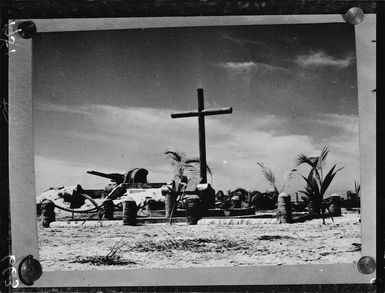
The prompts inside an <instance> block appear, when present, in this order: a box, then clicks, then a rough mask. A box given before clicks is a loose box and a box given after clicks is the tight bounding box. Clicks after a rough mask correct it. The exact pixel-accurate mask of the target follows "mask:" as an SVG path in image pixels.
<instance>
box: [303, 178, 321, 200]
mask: <svg viewBox="0 0 385 293" xmlns="http://www.w3.org/2000/svg"><path fill="white" fill-rule="evenodd" d="M302 178H303V179H305V181H306V183H307V186H306V190H309V191H311V192H312V193H313V194H314V196H316V197H318V198H320V197H321V194H320V190H319V187H318V184H317V181H316V180H315V179H314V178H313V177H312V178H310V179H308V178H306V177H305V176H302Z"/></svg>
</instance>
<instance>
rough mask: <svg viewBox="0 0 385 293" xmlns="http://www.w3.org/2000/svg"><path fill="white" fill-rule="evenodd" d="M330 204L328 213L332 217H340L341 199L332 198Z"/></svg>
mask: <svg viewBox="0 0 385 293" xmlns="http://www.w3.org/2000/svg"><path fill="white" fill-rule="evenodd" d="M331 198H332V204H331V205H330V207H329V209H330V213H331V215H332V216H333V217H339V216H341V197H340V196H332V197H331Z"/></svg>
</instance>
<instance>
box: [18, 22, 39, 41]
mask: <svg viewBox="0 0 385 293" xmlns="http://www.w3.org/2000/svg"><path fill="white" fill-rule="evenodd" d="M17 29H18V33H19V36H20V37H22V38H23V39H30V38H32V37H33V36H34V35H35V34H36V32H37V29H36V24H35V23H34V22H33V21H30V20H27V21H23V22H19V23H18V24H17Z"/></svg>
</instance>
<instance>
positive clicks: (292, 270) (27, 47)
mask: <svg viewBox="0 0 385 293" xmlns="http://www.w3.org/2000/svg"><path fill="white" fill-rule="evenodd" d="M16 21H17V22H19V21H22V20H16ZM32 21H34V23H35V24H36V27H37V32H38V33H48V32H58V31H88V30H118V29H133V28H155V27H162V28H164V27H197V26H219V25H220V26H234V25H268V24H299V23H302V24H305V23H308V24H315V23H343V22H344V20H343V19H342V17H341V15H334V14H333V15H266V16H210V17H208V16H203V17H200V16H195V17H143V18H139V17H133V18H98V19H92V18H87V19H32ZM375 22H376V17H375V15H374V14H368V15H365V19H364V21H363V22H362V23H361V24H359V25H357V26H356V27H355V36H356V52H357V71H358V72H357V82H358V99H359V129H360V132H359V135H360V173H361V194H362V198H364V199H365V200H363V201H362V203H361V224H362V238H361V239H362V240H361V241H362V251H361V252H362V256H370V257H372V258H373V259H376V176H375V174H376V117H375V113H376V112H375V111H376V104H375V97H373V92H372V91H373V89H375V88H376V84H375V83H376V81H375V78H374V80H373V78H371V79H370V80H368V79H367V76H371V77H373V76H375V64H376V55H375V43H373V42H372V40H375V38H376V36H375V34H376V32H375V30H374V31H373V30H370V29H371V28H373V27H375ZM368 32H369V33H368ZM10 49H11V50H12V49H15V50H16V51H15V52H13V53H11V54H10V58H9V77H10V78H9V116H10V118H9V119H10V120H9V124H10V129H9V131H10V132H9V133H10V134H9V166H10V167H9V168H10V169H9V172H10V173H9V180H10V183H9V184H10V209H11V231H12V254H13V255H15V256H16V258H17V261H20V260H21V259H22V258H23V257H25V256H27V255H33V256H34V257H35V258H36V259H38V257H39V256H38V235H37V234H38V233H37V224H36V221H35V219H36V200H35V173H34V172H35V171H34V143H33V141H34V138H33V104H32V40H31V39H22V38H20V37H17V39H16V41H15V43H14V44H13V45H12V46H11V47H10ZM368 68H369V70H370V69H371V68H372V69H373V72H369V73H370V74H368V71H367V70H368ZM363 70H365V72H364V71H363ZM364 154H365V155H364ZM368 170H369V171H368ZM31 190H32V191H31ZM368 195H370V196H368ZM31 219H32V220H31ZM357 261H358V259H357ZM17 264H18V263H17ZM17 264H16V265H17ZM106 273H107V274H108V278H106ZM278 276H279V277H278ZM375 277H376V272H374V273H372V274H369V275H364V274H361V273H359V271H358V269H357V264H356V263H349V264H325V265H323V264H322V265H321V264H309V265H282V266H244V267H202V268H180V269H179V268H178V269H127V270H115V271H110V270H95V271H80V272H79V271H57V272H44V273H43V275H42V277H41V278H40V279H39V280H37V281H36V282H35V284H34V285H33V287H68V286H73V287H84V286H93V287H111V286H212V285H294V284H346V283H353V284H359V283H370V282H372V280H373V279H374V278H375ZM23 286H24V285H22V284H21V286H20V287H23ZM24 287H26V286H24Z"/></svg>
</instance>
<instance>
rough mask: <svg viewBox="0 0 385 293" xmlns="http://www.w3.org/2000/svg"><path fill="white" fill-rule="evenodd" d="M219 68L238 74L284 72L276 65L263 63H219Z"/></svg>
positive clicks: (283, 69) (284, 69)
mask: <svg viewBox="0 0 385 293" xmlns="http://www.w3.org/2000/svg"><path fill="white" fill-rule="evenodd" d="M219 66H220V67H223V68H226V69H229V70H234V71H238V72H247V71H251V70H252V71H263V72H271V71H277V70H278V71H286V70H287V69H286V68H283V67H280V66H276V65H271V64H267V63H263V62H253V61H248V62H225V63H220V64H219Z"/></svg>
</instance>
